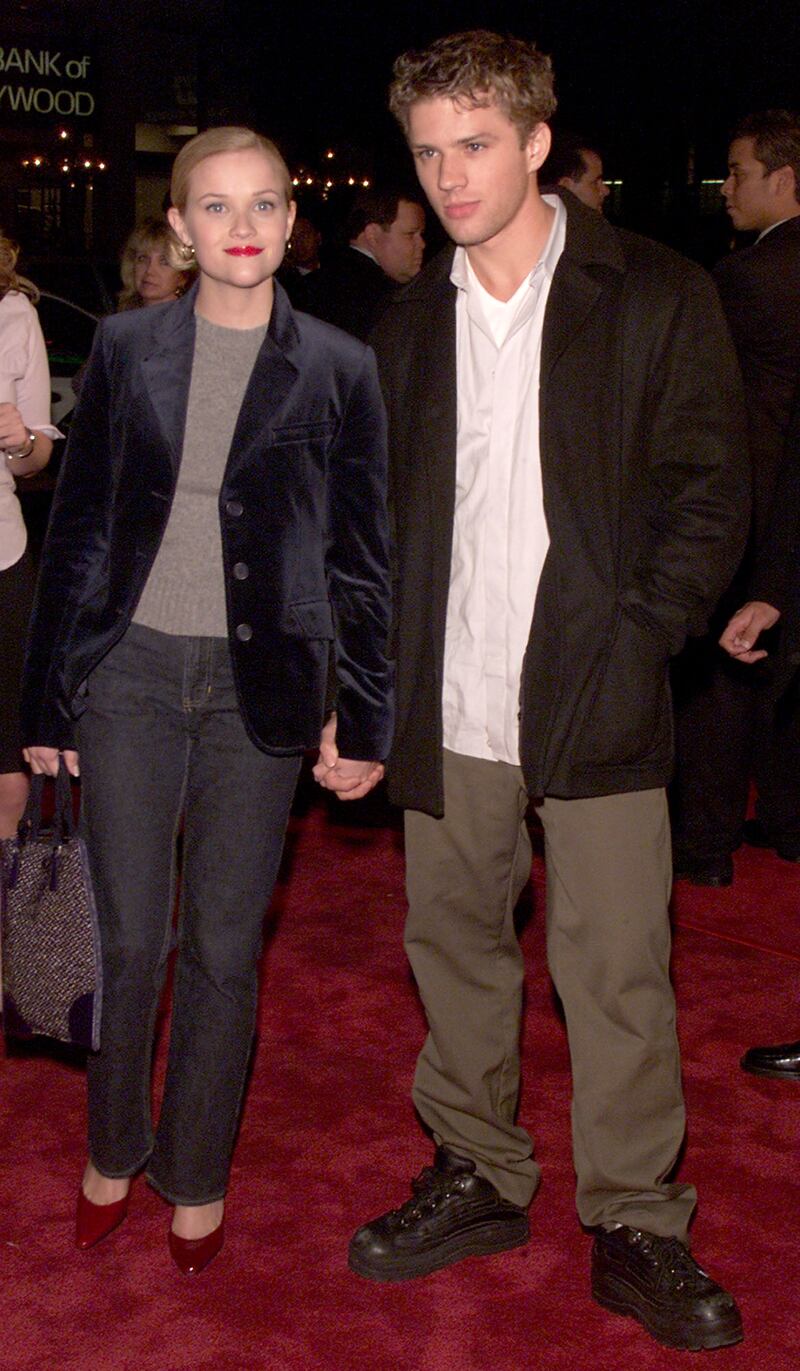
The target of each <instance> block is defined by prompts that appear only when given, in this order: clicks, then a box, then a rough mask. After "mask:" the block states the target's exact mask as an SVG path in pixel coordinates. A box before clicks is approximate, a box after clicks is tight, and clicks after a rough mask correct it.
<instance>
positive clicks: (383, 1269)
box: [347, 1214, 530, 1281]
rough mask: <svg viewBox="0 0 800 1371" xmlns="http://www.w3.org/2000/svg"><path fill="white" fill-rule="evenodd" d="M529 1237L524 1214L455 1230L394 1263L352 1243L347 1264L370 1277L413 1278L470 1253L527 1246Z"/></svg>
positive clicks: (488, 1253) (486, 1253)
mask: <svg viewBox="0 0 800 1371" xmlns="http://www.w3.org/2000/svg"><path fill="white" fill-rule="evenodd" d="M529 1238H530V1229H529V1227H528V1216H527V1215H526V1214H521V1215H520V1217H519V1220H518V1221H517V1220H516V1219H515V1220H509V1222H507V1223H503V1224H497V1223H493V1224H486V1225H484V1226H483V1227H475V1228H471V1229H468V1230H467V1232H465V1233H454V1234H453V1236H452V1238H448V1240H447V1241H446V1242H443V1243H441V1244H440V1245H439V1246H438V1247H436V1248H430V1249H429V1250H428V1251H427V1252H417V1253H414V1254H413V1255H412V1254H408V1255H405V1256H396V1257H394V1258H393V1259H392V1261H391V1263H389V1262H384V1263H378V1262H375V1261H370V1260H369V1258H368V1257H366V1256H365V1254H363V1253H362V1252H360V1251H359V1249H358V1248H357V1247H353V1245H352V1244H351V1247H350V1251H349V1253H348V1257H347V1264H348V1266H349V1267H350V1270H351V1271H355V1273H356V1275H358V1276H363V1277H364V1278H365V1279H366V1280H368V1281H412V1280H415V1279H416V1278H417V1277H418V1276H429V1275H430V1274H431V1272H432V1271H440V1270H441V1269H442V1267H444V1266H453V1265H454V1263H455V1262H460V1261H464V1260H465V1259H466V1258H467V1257H491V1256H493V1255H494V1254H495V1253H497V1252H508V1251H510V1250H511V1249H512V1248H514V1247H524V1246H525V1243H526V1242H528V1240H529Z"/></svg>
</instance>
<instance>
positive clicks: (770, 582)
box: [720, 221, 800, 1081]
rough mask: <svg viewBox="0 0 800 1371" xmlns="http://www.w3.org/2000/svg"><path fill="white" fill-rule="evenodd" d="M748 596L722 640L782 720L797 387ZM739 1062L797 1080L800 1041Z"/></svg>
mask: <svg viewBox="0 0 800 1371" xmlns="http://www.w3.org/2000/svg"><path fill="white" fill-rule="evenodd" d="M798 222H800V221H798ZM750 596H751V598H750V599H749V600H748V601H747V603H746V604H744V605H742V607H741V609H739V610H737V612H736V613H735V614H734V615H733V616H732V617H731V619H730V621H729V623H728V624H727V625H726V627H725V630H724V632H723V634H722V637H721V638H720V643H721V645H722V647H724V648H725V650H726V652H728V653H729V654H730V655H731V657H732V658H734V660H736V661H737V662H741V663H745V664H746V665H748V666H751V665H752V664H753V663H754V662H760V661H763V660H764V658H766V657H767V656H768V655H769V656H770V657H772V658H773V675H772V696H773V698H774V700H775V701H776V708H777V712H778V717H779V720H780V717H781V715H782V714H783V713H786V712H788V713H789V714H790V715H793V714H794V713H795V712H796V711H797V709H798V703H799V701H798V692H799V691H800V672H798V668H800V387H798V392H797V397H796V400H795V404H794V409H793V413H792V418H791V420H790V422H789V427H788V429H787V433H786V443H785V447H784V458H783V463H782V465H781V469H780V471H779V473H778V477H777V480H776V483H775V496H774V500H773V512H772V515H771V517H770V520H769V531H768V534H767V536H766V537H765V539H764V542H763V543H762V546H761V548H760V551H759V556H758V560H757V562H756V566H755V570H754V573H753V577H752V580H751V582H750ZM776 624H779V625H780V627H779V633H778V641H777V645H776V646H775V647H774V648H773V647H771V648H770V649H767V648H765V647H763V646H762V644H761V641H760V637H761V634H762V633H763V632H765V631H768V630H769V629H771V628H773V627H774V626H775V625H776ZM742 1066H743V1068H744V1070H745V1071H749V1072H751V1073H752V1074H753V1075H754V1076H772V1077H774V1078H776V1079H781V1080H792V1081H800V1041H798V1040H795V1041H794V1042H781V1043H778V1044H776V1045H775V1046H772V1045H770V1046H766V1047H751V1048H748V1050H747V1052H745V1054H744V1056H743V1057H742Z"/></svg>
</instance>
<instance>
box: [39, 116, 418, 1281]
mask: <svg viewBox="0 0 800 1371" xmlns="http://www.w3.org/2000/svg"><path fill="white" fill-rule="evenodd" d="M172 200H173V208H172V209H171V210H170V223H171V224H172V227H173V228H174V230H175V232H176V234H177V235H178V238H179V239H180V241H181V243H182V244H183V245H184V247H185V248H186V249H187V251H188V249H189V247H190V245H191V247H192V248H193V250H194V252H195V254H196V258H197V262H198V267H199V281H198V284H197V286H196V287H194V288H193V289H192V290H191V291H190V292H189V293H188V294H187V295H185V296H184V297H183V298H182V299H179V300H178V301H176V303H175V304H174V305H173V306H172V307H171V308H169V309H165V310H151V309H141V310H132V311H129V312H126V313H120V314H115V315H112V316H110V317H109V318H107V319H104V320H103V321H102V323H101V324H100V326H99V328H98V333H97V337H96V339H95V344H94V348H93V350H92V355H91V358H90V361H89V366H88V369H87V373H86V379H85V382H84V387H83V391H82V394H81V399H80V402H79V404H78V408H77V410H76V413H75V417H74V420H73V424H72V429H71V433H70V440H69V444H68V447H67V452H66V455H65V460H64V466H63V470H62V474H61V480H60V483H59V486H58V490H57V492H56V496H55V500H54V504H53V511H52V515H51V520H50V526H49V530H48V536H47V541H46V543H45V548H44V554H43V559H42V569H41V574H40V579H39V586H38V590H37V598H36V607H35V610H34V616H33V622H32V628H31V639H30V645H29V651H28V658H27V663H26V679H25V687H24V693H23V715H24V723H25V736H26V741H27V743H28V745H29V746H28V756H29V758H30V762H31V767H32V769H33V770H34V771H43V772H49V773H51V774H54V773H55V772H56V771H57V768H58V761H59V754H62V755H63V757H64V759H65V762H66V764H67V766H68V768H69V769H70V770H71V771H72V773H73V774H77V765H78V751H79V752H80V759H81V773H82V778H83V784H82V790H83V824H84V829H85V835H86V840H87V845H88V849H89V858H90V863H91V869H92V876H93V880H94V884H95V891H96V897H97V904H98V912H99V917H100V924H101V936H102V950H103V974H104V992H103V993H104V999H103V1018H102V1024H101V1046H100V1051H99V1052H98V1053H97V1054H93V1055H91V1056H90V1059H89V1063H88V1086H89V1161H88V1163H87V1166H86V1169H85V1171H84V1174H83V1180H82V1183H81V1186H80V1190H79V1195H78V1222H77V1242H78V1246H79V1247H81V1248H86V1247H90V1246H91V1245H92V1244H93V1243H95V1242H98V1241H100V1240H101V1239H102V1238H105V1237H106V1236H107V1234H109V1233H110V1232H111V1231H112V1230H113V1229H114V1228H115V1227H116V1225H117V1224H118V1223H120V1222H121V1221H122V1220H123V1219H124V1218H125V1216H126V1213H127V1209H128V1198H129V1187H130V1181H131V1178H132V1177H133V1176H134V1175H135V1174H136V1173H137V1172H139V1171H140V1170H142V1169H143V1168H145V1167H146V1170H147V1178H148V1180H149V1181H150V1182H151V1184H152V1185H153V1186H154V1187H155V1189H157V1190H158V1191H159V1193H160V1194H161V1195H162V1196H163V1197H164V1198H165V1199H166V1200H167V1202H168V1203H169V1204H171V1205H172V1206H173V1211H174V1212H173V1217H172V1226H171V1229H170V1233H169V1247H170V1251H171V1253H172V1256H173V1258H174V1260H175V1262H176V1264H177V1265H178V1267H179V1268H180V1270H181V1271H182V1272H185V1273H192V1272H197V1271H199V1270H201V1269H202V1268H203V1267H204V1266H205V1265H207V1263H208V1262H209V1261H210V1260H211V1259H212V1257H214V1256H215V1255H216V1254H217V1253H218V1252H219V1250H220V1248H221V1246H222V1236H223V1210H224V1196H225V1191H226V1188H227V1184H228V1174H229V1168H230V1161H231V1153H232V1150H233V1144H234V1139H235V1135H236V1129H237V1124H238V1119H239V1112H240V1107H241V1100H242V1095H243V1092H244V1086H245V1079H246V1074H247V1066H248V1061H249V1057H250V1052H251V1048H252V1042H253V1034H254V1028H255V1016H256V1002H257V961H258V955H259V951H260V946H261V928H262V921H263V917H264V913H265V911H266V908H267V905H268V903H269V899H270V896H271V893H272V888H273V885H274V881H275V877H276V873H277V869H278V863H279V860H280V855H281V850H282V845H283V839H284V834H285V830H286V824H287V820H288V815H289V807H290V804H291V800H292V796H293V792H294V788H295V784H296V780H297V775H298V770H299V766H300V758H301V755H302V753H303V752H304V751H305V750H307V749H309V748H311V747H314V746H315V745H316V744H318V743H319V741H320V735H321V729H322V724H323V719H324V715H325V706H326V698H327V693H328V688H329V680H330V677H329V658H331V657H332V659H333V667H334V672H333V675H334V678H335V680H336V682H337V698H336V715H335V716H334V717H335V725H334V723H333V721H331V720H329V721H328V723H327V724H326V727H325V739H324V748H323V756H324V782H323V783H324V784H325V786H326V787H327V788H328V789H332V790H337V791H338V792H339V793H340V794H341V795H342V796H343V797H345V798H353V799H355V798H358V797H359V796H361V795H364V794H366V793H367V792H368V791H369V790H370V789H371V788H372V786H373V785H374V784H375V783H376V782H377V781H378V780H379V779H380V777H381V775H382V773H383V767H382V764H381V759H382V758H383V757H385V756H386V753H387V751H388V747H389V741H390V733H391V678H390V669H389V666H388V663H387V660H386V655H385V645H386V635H387V626H388V617H389V592H388V571H387V556H388V554H387V520H386V508H385V465H386V461H385V418H384V414H383V407H382V403H381V399H380V391H379V387H378V380H377V373H376V368H375V360H374V357H373V355H372V353H371V352H370V351H369V349H368V348H366V347H365V346H364V345H363V344H361V343H359V342H357V341H356V340H355V339H352V338H349V337H347V336H346V335H344V334H342V333H340V332H339V331H338V330H336V329H332V328H330V327H328V326H326V325H324V324H322V323H320V322H319V321H318V320H316V319H311V318H309V317H308V316H306V315H302V314H295V313H294V312H293V310H292V308H291V306H290V304H289V301H288V299H287V297H286V295H285V293H284V292H283V291H282V289H281V288H280V287H279V286H276V285H274V283H273V276H274V273H275V271H276V270H277V268H278V267H279V265H280V263H281V260H282V258H283V254H284V251H285V247H286V242H287V239H288V238H289V235H290V233H291V229H292V223H293V220H294V212H295V211H294V203H293V201H292V192H291V181H290V178H289V173H288V171H287V169H286V165H285V163H284V161H283V159H282V158H281V156H280V154H279V153H278V151H277V149H276V148H275V146H274V145H273V144H272V143H270V142H269V141H268V140H267V139H264V138H262V137H260V136H259V135H257V134H255V133H252V132H251V131H250V130H248V129H240V128H218V129H209V130H208V131H207V132H205V133H202V134H200V135H198V137H196V138H194V139H192V140H191V141H190V142H189V143H187V144H186V146H185V147H184V148H183V149H182V150H181V152H180V154H179V155H178V157H177V159H176V162H175V167H174V171H173V177H172ZM77 716H79V717H77ZM182 820H183V823H184V842H183V872H182V907H181V913H180V920H179V928H178V956H177V963H176V970H175V988H174V997H173V1012H172V1028H171V1035H170V1045H169V1057H168V1064H167V1079H166V1084H165V1089H164V1098H163V1102H162V1106H161V1113H160V1116H159V1120H158V1125H157V1127H156V1128H155V1130H154V1129H153V1124H152V1121H151V1116H150V1076H151V1062H152V1049H153V1032H154V1024H155V1018H156V1011H157V1007H158V1002H159V998H160V993H161V987H162V984H163V979H164V972H165V968H166V964H167V956H168V952H169V947H170V937H171V910H172V884H173V861H174V843H175V835H176V833H177V830H178V827H179V825H180V823H181V821H182Z"/></svg>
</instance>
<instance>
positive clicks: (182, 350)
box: [142, 286, 197, 469]
mask: <svg viewBox="0 0 800 1371" xmlns="http://www.w3.org/2000/svg"><path fill="white" fill-rule="evenodd" d="M196 293H197V286H193V287H192V289H191V290H190V291H188V292H187V294H186V295H184V296H182V297H181V299H180V300H177V301H176V302H175V303H174V304H172V305H169V306H166V307H165V308H164V309H163V310H162V309H159V311H158V318H157V319H156V320H155V324H154V330H153V341H152V345H151V347H150V348H149V350H148V352H147V355H146V356H145V357H144V358H143V360H142V375H143V376H144V381H145V385H146V387H147V393H148V395H149V397H150V402H151V404H152V406H153V409H154V410H155V414H156V418H157V420H158V426H159V428H160V430H161V435H162V437H163V439H164V442H165V443H166V445H167V448H168V450H169V454H170V457H171V459H172V462H173V464H174V466H175V468H176V469H177V467H178V464H179V462H180V459H181V452H182V450H183V432H184V427H185V424H186V408H187V405H188V403H189V384H190V382H191V379H192V360H193V357H194V332H195V329H194V301H195V295H196Z"/></svg>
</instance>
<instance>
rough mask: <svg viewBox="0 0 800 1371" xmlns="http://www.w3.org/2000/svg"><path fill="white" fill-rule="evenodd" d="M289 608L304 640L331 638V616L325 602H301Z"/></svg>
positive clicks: (327, 604)
mask: <svg viewBox="0 0 800 1371" xmlns="http://www.w3.org/2000/svg"><path fill="white" fill-rule="evenodd" d="M289 608H290V610H291V612H292V615H293V617H294V619H295V621H296V623H297V625H298V627H299V629H300V632H301V633H302V634H303V636H304V637H305V638H328V639H332V638H333V614H332V613H331V607H330V603H329V602H328V601H327V600H303V601H302V602H301V603H300V604H295V605H290V606H289Z"/></svg>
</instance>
